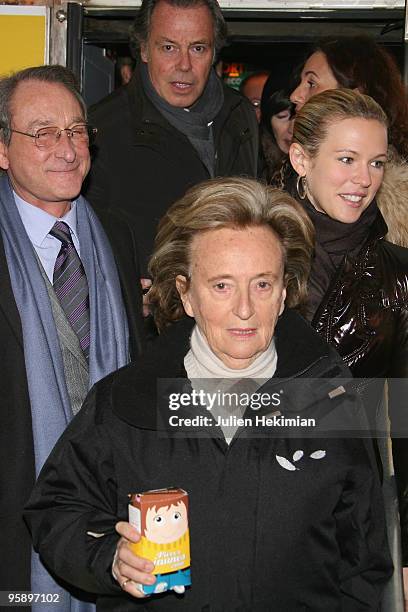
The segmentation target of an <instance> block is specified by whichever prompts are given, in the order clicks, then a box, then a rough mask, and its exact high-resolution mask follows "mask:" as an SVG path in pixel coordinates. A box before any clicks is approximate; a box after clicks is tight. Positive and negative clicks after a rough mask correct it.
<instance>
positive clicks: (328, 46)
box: [290, 36, 408, 158]
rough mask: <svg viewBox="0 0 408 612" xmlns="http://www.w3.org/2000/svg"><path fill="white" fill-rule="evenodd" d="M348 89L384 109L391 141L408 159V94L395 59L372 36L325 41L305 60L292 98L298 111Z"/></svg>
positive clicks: (345, 37)
mask: <svg viewBox="0 0 408 612" xmlns="http://www.w3.org/2000/svg"><path fill="white" fill-rule="evenodd" d="M339 87H345V88H348V89H356V90H358V91H360V93H364V94H367V95H368V96H371V97H372V98H374V100H375V101H376V102H377V103H378V104H379V105H380V106H381V107H382V108H383V109H384V111H385V113H386V115H387V117H388V124H389V142H390V145H392V147H393V148H394V149H395V151H396V152H397V153H398V155H400V156H401V157H403V158H407V157H408V95H407V90H406V88H405V86H404V83H403V81H402V77H401V74H400V71H399V69H398V66H397V64H396V62H395V60H394V58H393V57H392V56H391V55H390V54H389V53H388V51H386V50H385V49H384V48H383V47H381V46H380V45H378V44H376V43H375V41H374V40H373V39H372V38H370V37H369V36H344V37H337V38H334V37H330V38H326V39H323V40H322V41H321V42H320V43H318V44H317V46H316V47H315V49H314V50H313V51H312V53H311V54H310V55H309V57H308V58H307V60H306V61H305V63H304V65H303V68H302V71H301V81H300V84H299V85H298V87H296V89H295V90H294V91H293V92H292V94H291V96H290V99H291V101H292V102H293V103H294V104H295V105H296V110H300V109H301V108H302V106H303V105H304V104H305V103H306V102H307V101H308V100H309V99H310V98H311V97H312V96H314V95H316V94H318V93H320V92H322V91H325V90H327V89H337V88H339Z"/></svg>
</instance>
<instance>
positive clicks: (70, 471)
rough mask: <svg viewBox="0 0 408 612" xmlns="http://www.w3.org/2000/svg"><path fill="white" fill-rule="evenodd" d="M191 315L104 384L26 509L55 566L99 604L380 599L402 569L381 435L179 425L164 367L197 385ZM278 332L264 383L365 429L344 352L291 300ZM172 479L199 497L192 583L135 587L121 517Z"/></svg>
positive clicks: (310, 603)
mask: <svg viewBox="0 0 408 612" xmlns="http://www.w3.org/2000/svg"><path fill="white" fill-rule="evenodd" d="M191 327H192V324H191V321H190V320H183V321H181V322H179V323H177V324H175V325H173V326H172V327H171V328H169V330H168V331H167V332H166V333H164V334H163V335H162V336H160V337H159V338H158V341H157V345H156V346H155V347H153V348H152V349H151V350H150V352H148V353H147V354H145V356H144V357H143V359H142V360H141V361H140V362H139V363H135V364H133V365H131V366H129V367H126V368H123V369H122V370H120V371H119V372H117V373H115V374H114V375H111V376H109V377H108V378H106V379H105V380H104V381H102V382H101V383H99V384H97V385H96V387H95V388H94V390H93V392H92V393H91V394H90V396H89V398H88V400H87V402H86V403H85V405H84V407H83V408H82V410H81V412H80V413H79V414H78V416H77V417H76V418H75V420H74V422H73V423H72V424H71V426H70V427H69V428H68V430H67V431H66V433H65V434H64V435H63V437H62V438H61V440H60V441H59V443H58V444H57V446H56V447H55V449H54V451H53V453H52V454H51V456H50V458H49V460H48V461H47V464H46V466H45V467H44V469H43V471H42V473H41V475H40V478H39V481H38V483H37V486H36V489H35V491H34V494H33V496H32V498H31V502H30V504H29V507H28V509H27V512H26V519H27V520H28V522H29V524H30V526H31V529H32V533H33V539H34V545H35V547H36V549H38V550H39V551H40V554H41V555H42V557H43V559H44V561H45V563H46V564H47V566H49V567H50V568H51V569H52V570H53V571H54V572H55V573H56V574H57V575H58V576H60V577H61V578H63V579H64V580H65V581H67V582H69V583H72V584H74V585H75V586H77V587H79V588H81V589H84V590H86V591H91V592H94V593H97V594H98V600H97V605H98V610H118V611H120V610H123V611H125V610H126V611H128V610H132V609H135V610H136V609H140V610H157V611H165V612H171V611H174V612H176V611H177V612H182V611H184V610H186V611H189V612H200V611H202V612H210V611H211V612H233V611H241V612H260V611H265V612H266V611H270V610H273V611H274V612H295V611H299V612H307V611H310V612H328V611H329V610H330V612H340V611H341V612H357V611H359V612H360V611H362V610H366V611H372V612H374V611H376V610H377V609H378V604H379V600H380V597H381V592H382V588H383V586H384V583H385V582H386V580H387V579H388V577H389V575H390V573H391V570H390V561H389V555H388V548H387V544H386V541H385V531H384V518H383V510H382V501H381V493H380V487H379V482H378V478H377V476H376V474H375V468H372V460H371V458H370V457H369V451H367V448H368V447H366V445H365V443H364V441H363V440H361V439H355V438H354V439H353V438H348V439H346V438H343V439H341V438H339V437H338V436H339V432H335V434H334V435H335V436H336V437H327V435H325V436H324V437H321V438H319V437H318V435H317V434H316V433H315V432H313V436H314V437H313V438H311V437H307V433H305V435H304V436H301V435H300V434H299V430H295V431H296V438H294V437H290V435H291V432H290V431H289V430H288V429H287V428H286V429H283V430H282V431H281V432H279V433H278V434H276V433H275V435H274V434H273V432H272V431H271V430H270V431H269V432H268V431H267V430H262V434H259V431H258V435H255V436H254V437H252V436H251V435H249V433H251V432H249V433H248V431H247V430H246V429H245V428H243V429H241V430H239V431H238V432H237V434H236V436H235V438H234V439H233V440H232V442H231V444H230V445H228V444H227V443H226V442H225V440H224V438H223V435H222V433H221V430H219V429H218V428H217V427H215V428H212V431H210V429H211V428H205V427H204V428H201V430H200V436H199V437H195V438H192V437H191V436H189V435H188V432H186V431H184V432H182V431H179V434H178V437H177V436H176V437H174V436H172V435H169V433H168V431H167V433H166V431H165V430H166V427H163V428H162V427H161V425H158V424H157V412H156V410H157V409H158V410H159V413H160V415H161V417H162V422H165V420H166V415H167V417H168V415H169V413H168V412H167V413H166V407H165V406H162V405H160V404H158V398H159V396H160V394H159V393H158V390H157V389H158V387H157V379H158V378H166V379H169V378H174V377H178V376H180V375H181V376H182V377H184V378H182V385H183V388H184V389H185V388H187V389H188V388H189V381H188V380H187V379H186V378H185V371H184V367H183V358H184V355H185V354H186V352H187V351H188V347H189V335H190V332H191ZM275 331H276V336H275V337H276V348H277V354H278V366H277V372H276V375H275V377H274V378H272V379H271V380H270V381H268V382H267V383H266V384H265V385H264V387H263V388H262V390H263V391H264V392H269V393H272V392H276V391H278V392H279V393H280V394H281V397H282V398H283V400H282V413H283V414H285V411H286V414H287V415H290V414H291V415H292V416H295V415H296V414H300V415H301V416H302V417H310V416H313V415H314V416H315V417H317V421H320V419H322V422H325V419H327V420H328V422H331V424H333V422H334V421H335V420H336V418H335V417H336V416H337V417H339V422H344V421H345V420H347V418H350V419H351V420H350V421H349V423H350V426H352V422H355V421H354V419H355V418H356V417H357V415H358V412H359V408H360V404H359V403H358V402H356V401H355V398H354V397H353V396H350V395H349V394H348V393H345V394H342V389H343V387H342V385H344V384H346V383H345V378H347V376H348V370H347V368H345V367H344V366H343V365H342V363H341V361H340V359H339V357H338V356H337V354H336V353H335V352H334V351H333V350H332V349H331V348H330V347H329V346H328V345H327V344H326V343H325V342H324V341H322V340H321V339H320V338H319V337H318V335H317V334H316V333H315V332H314V331H313V330H312V329H311V328H310V326H309V325H308V324H307V323H305V322H304V320H303V319H302V318H301V317H299V316H298V315H297V314H295V313H293V312H291V311H285V313H284V314H283V315H282V317H281V318H280V320H279V322H278V325H277V328H276V330H275ZM316 379H318V380H316ZM292 383H293V384H292ZM158 406H159V408H158ZM286 407H287V410H286ZM167 409H168V406H167ZM265 411H266V412H271V410H270V408H269V410H267V409H265ZM272 411H276V408H273V409H272ZM343 412H344V415H343ZM260 413H261V411H259V412H258V413H257V414H260ZM172 414H174V412H173V413H172ZM178 414H179V415H180V416H183V415H184V416H185V415H189V416H191V408H189V409H185V410H184V412H183V410H179V411H178ZM167 429H169V428H167ZM304 431H306V430H304ZM183 434H184V435H183ZM309 434H310V431H309ZM331 435H332V436H333V432H332V434H331ZM292 436H293V432H292ZM316 451H320V452H319V453H318V455H317V456H316V455H315V458H313V457H312V454H313V453H316ZM295 453H296V454H295ZM317 457H320V458H317ZM290 466H292V467H290ZM168 486H177V487H182V488H184V489H185V490H186V491H187V492H188V494H189V499H190V501H189V505H190V536H191V553H192V587H191V589H188V590H187V592H186V594H185V595H184V596H183V597H178V596H176V595H174V594H173V593H171V592H170V593H166V594H164V595H161V596H153V597H151V598H148V599H143V600H134V599H132V598H130V597H129V596H128V595H126V593H124V592H123V591H121V590H120V588H119V586H118V584H117V583H116V581H115V580H114V579H113V577H112V574H111V565H112V559H113V554H114V551H115V547H116V543H117V541H118V536H117V534H115V531H114V525H115V523H116V522H117V521H118V520H120V519H122V520H126V518H127V503H128V494H129V493H131V492H137V491H142V490H146V489H152V488H162V487H168ZM90 532H91V534H90ZM92 534H93V535H92ZM97 534H102V535H101V537H95V536H96V535H97Z"/></svg>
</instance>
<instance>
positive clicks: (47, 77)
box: [0, 65, 87, 146]
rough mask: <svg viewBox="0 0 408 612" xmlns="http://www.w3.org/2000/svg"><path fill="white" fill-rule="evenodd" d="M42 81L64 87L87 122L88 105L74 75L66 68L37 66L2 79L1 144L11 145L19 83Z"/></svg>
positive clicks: (0, 102) (0, 86) (0, 90)
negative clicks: (13, 106)
mask: <svg viewBox="0 0 408 612" xmlns="http://www.w3.org/2000/svg"><path fill="white" fill-rule="evenodd" d="M25 81H41V82H43V83H58V84H60V85H63V86H64V87H65V88H66V89H67V90H68V91H69V92H70V93H72V95H73V96H74V97H75V98H76V99H77V100H78V103H79V105H80V107H81V110H82V113H83V115H84V119H85V121H86V117H87V110H86V104H85V102H84V100H83V98H82V96H81V94H80V91H79V86H78V82H77V79H76V77H75V75H74V73H73V72H72V71H71V70H69V68H65V67H64V66H58V65H54V66H35V67H33V68H25V69H24V70H20V71H19V72H15V73H14V74H12V75H11V76H8V77H3V78H0V142H3V143H4V144H5V145H7V146H8V145H9V144H10V138H11V131H10V130H11V124H12V99H13V95H14V93H15V91H16V88H17V86H18V84H19V83H23V82H25Z"/></svg>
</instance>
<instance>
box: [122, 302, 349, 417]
mask: <svg viewBox="0 0 408 612" xmlns="http://www.w3.org/2000/svg"><path fill="white" fill-rule="evenodd" d="M193 326H194V320H193V319H189V318H187V317H185V318H183V319H182V320H180V321H178V322H177V323H174V324H173V325H171V327H169V328H168V329H167V330H166V331H165V332H164V333H163V334H162V335H161V336H159V337H158V339H157V340H156V341H155V342H154V343H153V344H152V345H151V346H150V348H149V349H148V350H147V351H146V352H145V353H144V354H143V356H142V357H141V358H140V359H139V360H138V361H136V362H133V363H132V364H130V365H129V366H127V367H125V368H122V369H121V370H119V372H117V373H116V374H115V375H114V376H113V379H112V384H111V402H112V408H113V412H114V413H115V414H116V415H117V416H118V417H119V418H120V419H121V420H124V421H126V422H127V423H129V424H131V425H134V426H137V427H140V428H144V429H156V427H157V422H156V421H157V406H158V400H159V393H158V384H157V381H158V379H174V378H177V379H180V378H182V379H183V380H185V384H186V388H187V387H188V388H189V381H188V380H187V378H186V372H185V369H184V357H185V355H186V354H187V352H188V350H189V348H190V335H191V332H192V329H193ZM275 342H276V350H277V354H278V364H277V370H276V373H275V378H279V379H283V378H285V379H287V378H291V377H294V376H297V375H302V374H306V373H307V372H308V371H309V370H310V372H311V373H310V376H313V366H314V365H316V364H319V363H320V361H322V360H324V359H327V357H328V356H329V354H330V352H333V351H331V349H330V348H329V346H328V345H327V344H326V342H324V340H322V339H321V338H320V337H319V336H318V335H317V333H316V332H315V331H314V330H313V329H312V328H311V326H310V325H309V324H308V323H307V322H306V321H305V320H304V319H303V318H302V317H301V316H300V315H299V314H298V313H296V312H294V311H293V310H290V309H285V311H284V313H283V314H282V316H281V317H280V318H279V320H278V323H277V326H276V329H275ZM339 361H340V358H339ZM306 375H307V374H306ZM337 375H338V374H337ZM329 376H330V373H329Z"/></svg>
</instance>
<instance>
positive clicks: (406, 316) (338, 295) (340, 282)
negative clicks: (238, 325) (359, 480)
mask: <svg viewBox="0 0 408 612" xmlns="http://www.w3.org/2000/svg"><path fill="white" fill-rule="evenodd" d="M402 221H403V220H402ZM386 233H387V225H386V223H385V221H384V219H383V217H382V214H381V213H379V214H378V216H377V219H376V222H375V223H374V224H373V226H372V227H371V230H370V233H369V236H368V238H367V241H366V242H365V244H364V245H363V246H362V248H361V250H360V252H359V254H358V256H357V257H355V258H354V259H353V260H352V259H350V258H347V256H346V257H345V260H344V261H343V264H342V265H341V266H340V267H339V268H338V270H337V273H336V275H335V276H334V277H333V279H332V282H331V284H330V287H329V289H328V291H327V292H326V295H325V297H324V298H323V300H322V302H321V304H320V306H319V308H318V309H317V311H316V314H315V316H314V318H313V321H312V325H313V327H314V328H315V329H316V330H317V331H318V333H319V334H320V335H321V336H323V337H324V338H325V340H326V341H327V342H329V343H330V344H331V345H332V346H334V347H335V348H336V349H337V351H338V352H339V353H340V355H341V357H342V358H343V361H344V362H345V363H346V364H347V365H348V366H349V367H350V369H351V371H352V373H353V376H354V377H356V378H364V379H367V378H368V379H373V378H378V379H381V378H387V379H388V390H389V414H390V419H391V427H392V430H393V432H395V433H394V436H393V459H394V468H395V473H396V478H397V484H398V490H399V497H400V513H401V527H402V548H403V564H404V565H408V448H407V446H408V441H407V440H405V439H403V438H401V436H404V435H405V436H406V437H407V438H408V425H407V422H408V405H406V404H407V403H408V249H406V248H403V247H400V246H397V245H395V244H391V243H390V242H388V241H387V240H385V239H384V236H385V235H386ZM392 379H397V380H392ZM360 384H361V385H362V384H363V383H360ZM377 408H378V406H376V405H373V402H372V401H371V404H370V405H368V410H367V412H368V416H369V418H370V420H371V421H374V418H375V414H372V413H373V412H375V410H376V409H377ZM370 411H371V412H372V413H371V414H370ZM395 434H396V435H395Z"/></svg>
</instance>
